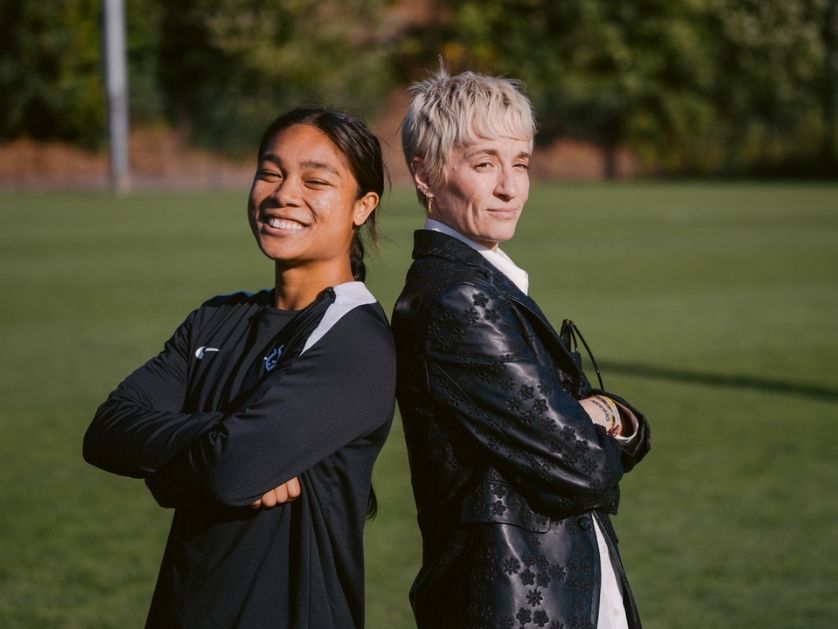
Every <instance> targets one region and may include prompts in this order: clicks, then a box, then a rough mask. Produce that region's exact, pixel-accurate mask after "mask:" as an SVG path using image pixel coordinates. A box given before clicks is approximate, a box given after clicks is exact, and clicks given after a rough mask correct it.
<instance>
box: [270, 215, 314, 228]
mask: <svg viewBox="0 0 838 629" xmlns="http://www.w3.org/2000/svg"><path fill="white" fill-rule="evenodd" d="M259 221H260V222H261V223H263V224H265V225H267V226H268V227H271V228H273V229H278V230H281V231H286V232H298V231H302V230H303V229H305V227H306V225H303V224H302V223H298V222H297V221H294V220H291V219H288V218H279V217H277V216H265V215H262V216H261V217H260V218H259Z"/></svg>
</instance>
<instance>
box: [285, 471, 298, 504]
mask: <svg viewBox="0 0 838 629" xmlns="http://www.w3.org/2000/svg"><path fill="white" fill-rule="evenodd" d="M285 488H286V489H287V490H288V502H293V501H294V500H296V499H297V498H299V497H300V494H301V493H302V489H301V488H300V480H299V479H298V478H297V477H296V476H295V477H294V478H292V479H291V480H289V481H288V482H287V483H285Z"/></svg>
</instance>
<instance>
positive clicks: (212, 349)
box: [195, 345, 218, 360]
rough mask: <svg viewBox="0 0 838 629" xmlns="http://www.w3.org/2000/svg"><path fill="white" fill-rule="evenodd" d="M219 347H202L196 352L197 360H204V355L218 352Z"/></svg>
mask: <svg viewBox="0 0 838 629" xmlns="http://www.w3.org/2000/svg"><path fill="white" fill-rule="evenodd" d="M217 351H218V348H217V347H207V346H206V345H201V347H199V348H198V349H196V350H195V358H197V359H198V360H204V354H206V353H207V352H217Z"/></svg>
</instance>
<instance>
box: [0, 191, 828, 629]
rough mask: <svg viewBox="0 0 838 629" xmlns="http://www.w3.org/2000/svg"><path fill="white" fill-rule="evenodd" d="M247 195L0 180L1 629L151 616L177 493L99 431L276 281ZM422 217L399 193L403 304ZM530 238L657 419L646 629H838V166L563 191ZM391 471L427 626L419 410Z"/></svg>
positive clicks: (550, 301)
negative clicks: (102, 406) (250, 225)
mask: <svg viewBox="0 0 838 629" xmlns="http://www.w3.org/2000/svg"><path fill="white" fill-rule="evenodd" d="M245 196H246V191H244V190H243V191H241V192H239V193H226V192H225V193H200V194H182V195H178V194H155V195H138V196H132V197H129V198H125V199H112V198H109V197H106V196H100V195H91V194H61V195H59V194H55V195H35V194H12V193H2V194H0V287H2V295H3V296H2V308H1V309H0V626H1V627H8V628H17V627H27V628H28V627H37V628H41V627H67V628H85V629H87V628H97V627H112V628H118V629H124V628H129V627H140V626H142V624H143V622H144V619H145V613H146V608H147V604H148V601H149V599H150V596H151V592H152V588H153V586H154V580H155V576H156V571H157V568H158V565H159V561H160V557H161V554H162V550H163V543H164V540H165V536H166V532H167V528H168V523H169V519H170V513H167V512H165V511H163V510H161V509H159V508H157V507H156V505H155V504H154V502H153V500H152V499H151V498H150V496H149V495H148V494H147V492H146V490H145V487H144V486H143V484H142V483H141V482H139V481H136V480H131V479H124V478H118V477H115V476H111V475H108V474H106V473H104V472H100V471H98V470H96V469H94V468H92V467H89V466H87V465H86V464H85V463H84V462H83V461H82V459H81V452H80V450H81V437H82V434H83V432H84V430H85V428H86V427H87V424H88V422H89V421H90V418H91V416H92V414H93V411H94V410H95V408H96V406H97V405H98V404H99V402H101V401H102V400H103V399H104V397H105V396H106V395H107V393H108V392H109V391H110V390H111V389H112V388H113V387H114V386H115V385H116V384H117V383H118V382H119V380H120V379H121V378H122V377H123V376H125V375H126V374H127V373H128V372H129V371H130V370H131V369H132V368H134V367H135V366H137V365H138V364H139V363H141V362H142V361H144V360H145V359H146V358H148V357H149V356H151V355H152V354H154V353H156V352H157V351H158V349H159V347H160V346H161V344H162V342H163V341H164V340H165V339H166V338H167V337H168V335H169V334H170V332H171V331H172V329H173V328H174V327H175V326H176V325H177V324H178V323H179V322H180V321H181V320H182V318H183V317H184V316H185V315H186V314H187V312H189V310H191V309H192V308H193V307H195V306H196V305H197V304H198V303H200V302H201V301H202V300H203V299H204V298H206V297H207V296H209V295H212V294H217V293H222V292H229V291H232V290H236V289H241V288H246V289H257V288H260V287H263V286H266V285H269V284H270V282H271V281H272V268H271V265H270V263H269V262H268V261H267V260H265V259H263V258H262V257H261V255H260V254H259V253H258V251H257V250H256V247H255V245H254V244H253V242H252V239H251V236H250V234H249V232H248V230H247V226H246V222H245V216H244V209H243V208H244V198H245ZM421 220H422V212H421V210H419V208H418V207H417V206H416V202H415V198H414V197H413V195H412V193H411V192H409V191H407V190H396V191H395V192H394V193H393V194H392V195H390V196H389V197H388V199H387V201H386V208H385V212H384V213H383V214H382V216H381V223H380V224H381V227H382V230H383V232H384V235H385V239H384V241H383V242H382V243H381V246H380V255H379V257H377V258H374V259H373V260H372V263H371V265H370V282H369V284H370V286H371V288H372V289H373V291H374V292H375V293H376V294H377V295H378V296H379V298H380V300H381V301H382V303H383V304H384V306H385V308H386V309H387V310H389V309H390V308H391V307H392V304H393V301H394V300H395V297H396V295H397V294H398V291H399V289H400V286H401V281H402V278H403V276H404V272H405V270H406V268H407V266H408V264H409V259H410V246H411V244H410V243H411V232H412V230H413V229H414V228H415V227H417V226H418V225H419V224H420V223H421ZM506 250H507V251H508V252H509V253H510V254H511V255H512V256H513V258H515V259H516V261H517V262H518V263H519V264H521V265H522V266H524V267H525V268H526V269H527V270H528V271H529V272H530V278H531V294H532V295H533V296H534V297H535V299H536V300H537V301H538V302H539V303H540V304H541V306H542V307H543V309H544V310H545V311H546V312H547V313H548V315H549V316H551V317H552V318H553V319H554V321H558V320H560V319H561V318H563V317H571V318H573V319H574V320H576V321H577V323H578V324H579V325H580V327H581V329H582V331H583V332H584V334H585V336H586V338H587V340H588V341H589V343H590V344H591V346H592V348H593V350H594V353H595V355H596V357H597V359H598V360H599V361H600V363H602V365H601V366H602V367H603V374H604V379H605V384H606V386H607V387H609V388H611V389H613V390H615V391H617V392H620V393H622V394H624V395H625V396H626V397H628V398H630V399H632V400H633V401H635V403H636V404H637V405H638V406H640V407H641V408H643V409H644V410H645V411H646V413H647V414H648V416H649V417H650V419H651V421H652V427H653V449H652V452H651V454H650V455H649V457H648V458H647V459H646V461H645V462H644V463H643V464H642V465H641V466H639V467H638V468H637V469H636V470H635V471H634V472H633V473H632V474H630V475H629V476H628V477H627V478H626V479H625V481H624V482H623V503H622V509H621V513H620V515H619V516H618V517H617V518H616V519H615V525H616V527H617V530H618V533H619V534H620V537H621V547H622V553H623V557H624V560H625V563H626V566H627V570H628V573H629V577H630V579H631V581H632V583H633V586H634V590H635V595H636V598H637V599H638V604H639V606H640V609H641V615H642V616H643V618H644V621H645V626H646V627H647V628H648V629H677V628H682V627H683V628H702V629H704V628H734V629H740V628H750V627H753V628H766V627H777V628H783V629H788V628H797V627H799V628H807V629H812V628H820V627H823V628H827V627H829V628H831V627H835V626H838V596H836V585H838V497H836V496H838V492H836V487H838V459H836V456H835V455H834V450H833V448H834V445H833V443H832V442H833V440H834V439H835V438H836V436H835V434H833V432H832V430H833V429H834V428H836V426H838V369H837V368H836V366H835V361H836V356H838V330H836V325H838V184H784V183H766V184H750V183H700V184H692V183H689V184H688V183H667V184H645V183H644V184H641V183H638V184H620V185H555V186H553V185H551V186H546V185H541V186H538V187H535V188H534V189H533V191H532V194H531V200H530V203H529V204H528V206H527V210H526V212H525V215H524V218H523V219H522V222H521V224H520V227H519V231H518V235H517V236H516V238H515V240H513V241H512V242H511V243H509V245H508V246H507V247H506ZM375 485H376V490H377V492H378V496H379V501H380V512H379V516H378V518H377V519H376V520H374V521H373V522H372V523H370V524H369V525H368V527H367V536H366V537H367V573H368V574H367V600H368V612H367V617H368V623H367V625H368V626H369V627H370V628H372V629H379V628H383V629H391V628H394V629H398V628H401V627H410V626H412V617H411V614H410V609H409V606H408V603H407V590H408V587H409V584H410V582H411V580H412V578H413V575H414V574H415V571H416V569H417V566H418V558H419V539H418V533H417V528H416V525H415V518H414V511H413V503H412V496H411V493H410V484H409V478H408V474H407V466H406V460H405V452H404V446H403V438H402V434H401V428H400V426H399V424H398V423H396V424H395V425H394V430H393V433H392V435H391V439H390V441H389V442H388V444H387V446H386V448H385V450H384V452H383V453H382V456H381V458H380V460H379V464H378V466H377V469H376V475H375Z"/></svg>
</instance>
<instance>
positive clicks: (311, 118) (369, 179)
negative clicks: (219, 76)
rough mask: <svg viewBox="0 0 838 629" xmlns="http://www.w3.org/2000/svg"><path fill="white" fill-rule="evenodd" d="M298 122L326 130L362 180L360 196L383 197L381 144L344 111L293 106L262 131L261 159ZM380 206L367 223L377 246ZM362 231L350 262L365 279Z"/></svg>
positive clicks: (355, 239)
mask: <svg viewBox="0 0 838 629" xmlns="http://www.w3.org/2000/svg"><path fill="white" fill-rule="evenodd" d="M298 124H305V125H310V126H312V127H315V128H316V129H319V130H320V131H322V132H323V133H324V134H326V136H327V137H328V138H329V139H330V140H331V141H332V144H334V145H335V146H336V147H337V149H338V150H339V151H340V152H341V154H342V155H343V156H344V158H346V161H347V163H348V164H349V170H350V171H351V172H352V174H353V176H354V177H355V181H357V182H358V194H357V198H361V197H362V196H363V195H365V194H366V193H368V192H375V193H376V194H378V197H379V199H381V197H382V196H383V195H384V180H385V178H386V172H385V170H384V161H383V160H382V158H381V144H380V143H379V141H378V138H376V137H375V135H374V134H373V133H372V131H370V130H369V128H368V127H367V125H366V124H364V122H363V121H362V120H361V119H359V118H356V117H355V116H353V115H351V114H348V113H345V112H342V111H336V110H332V109H322V108H318V107H310V108H298V109H292V110H291V111H289V112H287V113H284V114H282V115H281V116H279V117H278V118H276V119H275V120H274V121H273V122H271V123H270V124H269V125H268V126H267V128H266V129H265V131H264V133H263V134H262V141H261V142H260V143H259V153H258V155H257V156H256V159H257V160H258V159H261V157H262V155H263V154H264V153H265V151H266V150H267V147H268V144H270V142H271V140H273V139H274V137H275V136H276V135H277V134H279V133H281V132H282V131H284V130H285V129H287V128H289V127H293V126H294V125H298ZM379 207H380V202H379V205H377V206H376V207H375V209H374V210H373V211H372V213H371V214H370V215H369V218H367V221H366V222H365V223H364V225H363V226H366V228H367V232H368V233H369V238H370V240H371V242H372V243H373V245H375V244H376V243H377V241H378V233H377V230H376V214H377V213H378V208H379ZM363 226H362V227H363ZM360 231H361V229H360V228H357V229H356V230H355V234H354V235H353V237H352V245H351V247H350V250H349V261H350V264H351V265H352V277H354V278H355V279H356V280H359V281H364V279H365V278H366V274H367V272H366V267H365V266H364V241H363V239H362V237H361V233H360Z"/></svg>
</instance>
